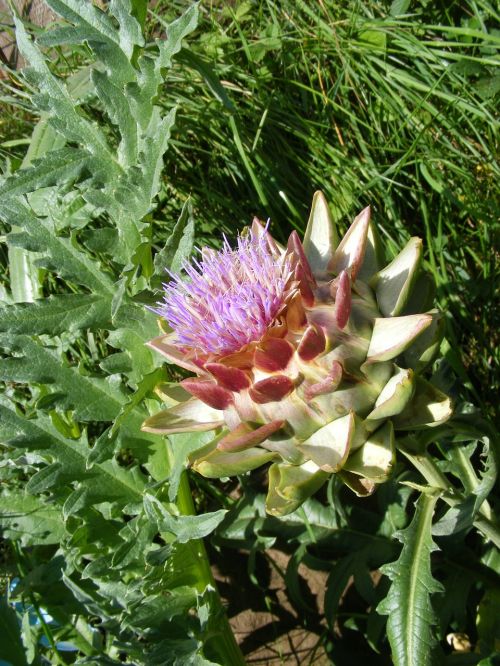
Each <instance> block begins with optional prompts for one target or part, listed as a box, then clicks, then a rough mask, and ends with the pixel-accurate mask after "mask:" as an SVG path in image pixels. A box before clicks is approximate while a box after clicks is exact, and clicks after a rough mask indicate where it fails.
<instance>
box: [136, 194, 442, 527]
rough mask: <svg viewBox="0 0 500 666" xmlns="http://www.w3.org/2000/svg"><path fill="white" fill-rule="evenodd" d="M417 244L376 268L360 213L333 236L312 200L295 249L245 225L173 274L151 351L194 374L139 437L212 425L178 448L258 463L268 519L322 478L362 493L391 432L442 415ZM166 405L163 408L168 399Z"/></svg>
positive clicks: (385, 471) (217, 467) (220, 472)
mask: <svg viewBox="0 0 500 666" xmlns="http://www.w3.org/2000/svg"><path fill="white" fill-rule="evenodd" d="M421 257H422V242H421V240H420V239H419V238H411V239H410V240H409V241H408V243H407V245H406V247H405V248H404V249H403V250H402V251H401V252H400V253H399V254H398V255H397V256H396V257H395V258H394V259H393V260H392V261H390V262H389V263H388V264H386V265H385V262H384V260H383V257H382V256H381V252H380V247H379V246H378V242H377V235H376V233H375V229H374V228H373V227H372V225H371V222H370V210H369V208H366V209H365V210H363V211H362V212H361V213H360V214H359V215H358V216H357V217H356V219H355V220H354V222H353V223H352V225H351V227H350V228H349V230H348V231H347V233H346V234H345V236H344V237H343V238H342V239H341V240H340V241H338V238H337V233H336V231H335V228H334V226H333V224H332V220H331V217H330V213H329V211H328V207H327V204H326V201H325V199H324V197H323V195H322V194H321V193H317V194H316V195H315V197H314V200H313V207H312V211H311V216H310V218H309V223H308V226H307V229H306V233H305V236H304V241H303V243H302V242H301V240H300V238H299V236H298V235H297V233H296V232H293V233H292V234H291V236H290V239H289V241H288V245H287V247H286V248H282V247H279V246H278V245H277V244H276V243H275V242H274V241H273V240H272V238H271V236H270V235H269V233H268V231H267V229H265V228H264V227H263V226H262V225H260V224H259V223H258V222H254V224H253V225H252V229H251V231H250V232H249V233H248V234H247V235H245V236H242V237H240V238H239V239H238V246H237V248H236V249H234V250H233V249H231V247H230V246H229V244H228V243H227V241H225V243H224V247H223V248H222V251H220V252H215V251H213V250H204V251H203V253H202V258H201V260H200V261H199V262H195V263H194V264H193V265H192V266H190V265H188V264H187V263H185V264H184V266H183V268H184V272H185V273H186V275H187V280H186V281H183V280H182V279H181V278H180V277H179V276H172V278H173V279H172V281H171V282H170V283H169V284H168V285H166V287H165V295H164V300H163V303H161V304H160V305H159V306H158V308H157V312H158V313H159V314H161V315H162V316H163V317H165V319H166V320H167V321H168V322H169V324H170V325H171V327H172V328H173V332H171V333H168V334H166V335H161V336H160V337H158V338H156V339H154V340H152V341H151V342H150V343H149V345H150V347H151V348H153V349H155V350H156V351H158V352H160V353H161V354H163V355H164V356H165V357H166V358H167V359H168V360H169V361H170V362H174V363H176V364H177V365H180V366H181V367H183V368H184V369H186V370H189V371H190V372H192V373H193V376H192V377H189V378H186V379H183V380H182V381H181V387H182V389H183V390H180V391H179V390H177V391H176V397H172V396H170V395H169V394H168V390H166V393H165V398H166V401H167V402H168V403H169V406H168V409H165V410H163V411H161V412H159V413H158V414H155V415H154V416H152V417H150V418H148V419H147V421H146V422H145V424H144V426H143V427H144V428H145V429H146V430H147V431H149V432H157V433H161V434H164V435H169V434H172V433H177V432H191V431H211V430H213V431H214V436H213V438H212V440H211V441H210V442H209V443H208V444H207V443H204V444H203V445H202V446H200V448H199V449H198V450H195V451H192V452H191V453H190V457H189V462H190V464H191V465H192V467H193V468H194V469H195V470H197V471H198V472H200V473H201V474H203V475H204V476H207V477H212V478H214V477H224V476H230V475H233V474H241V473H243V472H247V471H250V470H252V469H255V468H256V467H259V466H261V465H264V464H266V463H271V465H270V467H269V492H268V495H267V500H266V508H267V511H268V512H270V513H272V514H273V515H276V516H281V515H285V514H286V513H290V512H291V511H294V510H295V509H296V508H297V507H298V506H300V504H301V503H302V502H303V501H304V500H306V499H307V498H308V497H309V496H310V495H312V494H313V493H314V492H316V490H318V488H319V487H320V486H321V485H323V483H324V482H325V481H326V479H327V478H328V476H329V475H330V474H337V475H338V477H339V478H340V479H341V480H342V481H343V482H344V483H345V484H346V485H347V486H349V487H350V488H352V490H354V492H356V493H357V494H358V495H368V494H370V493H371V492H373V491H374V490H375V487H376V485H377V484H379V483H382V482H383V481H385V480H386V479H387V478H388V476H389V475H390V473H391V470H392V468H393V465H394V460H395V446H396V441H397V440H396V436H397V432H398V431H403V432H404V431H407V430H413V429H414V428H426V427H430V426H432V425H435V424H436V423H441V422H443V421H445V420H446V419H447V418H448V417H449V416H450V414H451V405H450V400H449V398H448V397H447V396H446V395H444V394H443V393H441V391H439V390H438V389H437V388H435V387H434V386H433V385H432V384H431V383H430V382H428V381H427V380H426V379H425V378H424V377H423V376H422V375H423V373H424V372H425V370H426V368H427V367H428V366H429V364H430V363H432V361H433V359H434V356H435V354H437V353H438V351H439V345H440V336H441V331H442V319H441V317H440V316H439V313H438V312H437V311H436V310H427V309H428V307H429V304H428V301H427V293H428V290H427V288H423V285H425V284H426V277H425V275H423V274H422V273H421ZM172 400H175V401H176V404H172Z"/></svg>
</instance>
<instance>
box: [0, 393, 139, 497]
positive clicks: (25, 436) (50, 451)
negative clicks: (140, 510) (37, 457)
mask: <svg viewBox="0 0 500 666" xmlns="http://www.w3.org/2000/svg"><path fill="white" fill-rule="evenodd" d="M0 436H1V438H2V440H3V441H4V442H5V443H6V444H10V445H11V446H16V447H19V448H25V449H28V450H30V451H36V452H38V453H39V454H41V455H42V456H43V457H45V458H48V459H51V460H53V461H54V463H53V465H51V466H49V467H44V468H42V470H41V472H38V474H41V477H40V484H42V482H43V484H46V483H47V479H46V478H44V475H43V474H42V472H43V471H44V470H48V471H47V472H46V473H45V474H46V475H48V481H49V482H51V481H53V480H54V477H52V478H51V474H52V475H56V474H57V481H58V482H61V483H68V482H70V481H80V480H82V479H89V480H90V479H92V483H89V484H88V486H87V488H88V495H87V500H88V502H89V503H90V502H104V501H110V502H112V501H118V500H119V501H120V502H122V503H123V504H126V503H127V502H140V501H141V497H142V494H141V493H142V489H143V487H144V479H143V476H142V474H141V473H140V472H139V470H138V469H134V470H129V471H127V470H124V469H123V468H121V467H120V466H119V465H118V464H117V463H116V461H112V462H103V463H100V464H96V465H94V467H93V468H92V470H91V471H90V472H87V470H86V461H87V456H88V453H89V448H88V445H87V441H86V438H84V437H82V438H81V439H79V440H73V439H69V438H67V437H64V436H63V435H62V434H61V433H60V432H59V431H58V430H57V429H56V428H55V427H54V426H53V425H52V423H51V422H50V419H48V418H47V417H43V416H39V417H38V418H36V419H30V420H28V419H26V418H25V417H24V416H21V415H20V414H18V413H17V412H16V409H15V407H14V405H13V404H12V403H11V402H10V401H8V400H7V399H6V398H4V397H2V396H0ZM55 465H57V466H56V467H54V466H55ZM51 467H52V468H53V470H52V471H51ZM36 476H37V475H35V476H34V477H32V478H33V479H35V478H36ZM44 487H51V484H50V485H49V486H46V485H45V486H42V490H43V489H44ZM31 488H32V490H33V492H35V491H38V489H39V488H38V487H37V484H36V483H35V482H32V484H31Z"/></svg>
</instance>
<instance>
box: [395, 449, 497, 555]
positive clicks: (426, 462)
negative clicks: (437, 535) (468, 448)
mask: <svg viewBox="0 0 500 666" xmlns="http://www.w3.org/2000/svg"><path fill="white" fill-rule="evenodd" d="M399 450H400V451H401V453H402V454H403V455H404V456H405V457H406V458H407V459H408V460H409V461H410V462H411V463H412V464H413V466H414V467H415V468H416V469H417V470H418V471H419V472H420V474H422V476H423V477H424V478H425V480H426V481H427V483H428V484H429V485H430V486H432V487H434V488H439V489H441V490H443V491H444V492H443V493H442V495H441V498H442V499H443V500H444V501H445V502H446V504H448V505H449V506H456V505H457V504H459V503H460V502H462V501H463V499H464V498H463V496H462V494H461V493H458V492H457V490H456V488H454V487H453V486H452V485H451V483H450V482H449V481H448V479H447V478H446V476H445V475H444V474H443V472H442V471H441V470H440V469H439V467H438V466H437V465H436V463H435V462H434V461H433V460H432V459H431V458H430V456H427V455H426V454H419V453H415V452H414V451H411V450H410V449H409V448H407V447H405V446H402V445H400V446H399ZM473 524H474V526H475V527H476V529H478V530H479V531H480V532H481V534H482V535H483V536H485V537H486V538H487V539H490V541H492V543H494V544H495V546H496V547H497V548H500V528H499V526H498V525H496V524H495V523H494V522H493V521H492V520H490V519H489V518H488V517H486V516H485V515H477V516H476V517H475V518H474V522H473Z"/></svg>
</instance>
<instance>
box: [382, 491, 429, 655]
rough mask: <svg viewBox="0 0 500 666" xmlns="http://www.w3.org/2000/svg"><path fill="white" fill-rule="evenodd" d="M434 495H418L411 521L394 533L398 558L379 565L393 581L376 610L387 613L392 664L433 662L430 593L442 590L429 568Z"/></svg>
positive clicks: (383, 613)
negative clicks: (399, 545)
mask: <svg viewBox="0 0 500 666" xmlns="http://www.w3.org/2000/svg"><path fill="white" fill-rule="evenodd" d="M437 498H438V496H437V495H435V494H431V493H424V494H422V495H421V497H420V498H419V500H418V501H417V503H416V506H415V515H414V517H413V519H412V521H411V523H410V525H409V526H408V527H407V528H406V529H405V530H402V531H401V532H397V533H396V535H395V536H396V537H397V538H398V539H399V540H400V541H402V543H403V549H402V551H401V555H400V557H399V559H398V560H397V561H396V562H393V563H391V564H386V565H384V566H383V567H382V568H381V571H382V573H383V574H385V575H386V576H388V577H389V578H390V580H391V581H392V585H391V587H390V590H389V593H388V595H387V597H386V598H385V599H384V600H383V601H382V602H381V603H380V604H379V606H378V608H377V611H378V612H379V613H381V614H382V615H388V616H389V619H388V620H387V634H388V637H389V641H390V644H391V649H392V658H393V661H394V664H395V666H414V665H415V664H419V666H426V665H430V664H434V663H436V650H437V647H438V643H437V639H436V636H435V626H436V625H437V623H438V620H437V616H436V613H435V611H434V609H433V606H432V600H431V595H432V594H435V593H438V592H442V585H441V584H440V583H438V582H437V581H436V580H435V579H434V578H433V576H432V571H431V553H432V552H433V551H435V550H437V546H436V545H435V544H434V542H433V541H432V536H431V528H432V516H433V513H434V507H435V504H436V501H437Z"/></svg>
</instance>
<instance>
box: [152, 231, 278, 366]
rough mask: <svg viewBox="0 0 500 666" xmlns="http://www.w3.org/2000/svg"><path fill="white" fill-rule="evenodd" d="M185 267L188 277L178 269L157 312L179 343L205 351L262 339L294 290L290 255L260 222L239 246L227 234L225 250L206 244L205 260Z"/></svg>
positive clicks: (229, 350) (231, 348)
mask: <svg viewBox="0 0 500 666" xmlns="http://www.w3.org/2000/svg"><path fill="white" fill-rule="evenodd" d="M182 268H183V270H184V272H185V274H186V276H187V278H188V279H187V280H186V279H183V278H182V277H181V276H180V275H174V274H172V275H171V277H172V280H171V282H169V283H168V284H164V289H165V291H164V294H163V302H162V303H160V304H159V305H158V307H157V308H156V309H155V312H157V313H158V314H159V315H161V316H162V317H164V318H165V319H166V321H167V322H168V324H169V325H170V327H171V328H172V329H173V330H174V331H175V333H176V337H177V341H178V343H179V344H181V345H183V346H185V347H187V348H190V349H193V350H199V351H200V352H201V353H204V354H216V355H225V354H230V353H232V352H236V351H238V350H239V349H241V348H242V347H244V346H245V345H247V344H248V343H250V342H255V341H258V340H260V339H261V338H262V336H263V335H264V334H265V332H266V331H267V329H268V328H269V326H270V325H271V324H272V322H273V321H274V319H275V318H276V316H277V315H278V313H279V312H280V310H281V309H282V307H283V305H284V304H285V302H286V300H287V297H288V294H289V292H290V290H289V289H288V285H289V281H290V267H289V262H288V260H287V258H286V257H284V256H282V255H281V254H278V256H277V255H276V252H274V251H273V248H272V246H271V245H270V244H269V242H268V239H267V231H264V233H262V229H261V230H260V233H259V231H258V228H257V227H256V226H254V228H253V229H252V230H250V232H249V233H248V234H247V235H246V236H245V237H243V236H239V237H238V246H237V248H236V249H234V250H233V249H232V248H231V246H230V245H229V242H228V241H227V239H226V238H224V245H223V247H222V250H221V251H219V252H217V251H215V250H211V249H207V248H205V249H204V250H203V252H202V258H201V260H200V261H196V260H195V261H194V262H193V264H190V263H188V262H186V261H184V263H183V265H182Z"/></svg>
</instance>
